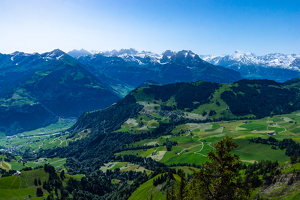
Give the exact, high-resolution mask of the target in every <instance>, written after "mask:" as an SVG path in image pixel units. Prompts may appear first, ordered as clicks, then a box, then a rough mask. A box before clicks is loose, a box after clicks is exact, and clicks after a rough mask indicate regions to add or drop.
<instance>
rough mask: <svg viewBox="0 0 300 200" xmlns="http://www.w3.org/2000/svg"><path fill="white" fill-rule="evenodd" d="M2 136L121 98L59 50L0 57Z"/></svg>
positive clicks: (74, 114) (42, 125)
mask: <svg viewBox="0 0 300 200" xmlns="http://www.w3.org/2000/svg"><path fill="white" fill-rule="evenodd" d="M0 77H2V78H1V80H0V82H1V87H0V132H4V133H5V134H6V135H13V134H16V133H20V132H24V131H28V130H32V129H36V128H39V127H44V126H47V125H49V124H51V123H54V122H56V121H57V119H58V117H61V116H63V117H78V116H79V115H80V114H81V113H83V112H85V111H90V110H95V109H101V108H104V107H105V106H107V105H110V104H112V103H114V102H116V101H118V100H119V99H120V98H119V96H118V95H117V94H116V93H114V91H113V89H112V88H111V87H110V86H109V85H107V84H105V83H104V82H102V81H101V80H99V79H98V78H96V77H95V76H94V75H93V74H91V73H90V72H89V71H87V70H86V69H84V68H83V67H82V65H81V64H80V63H78V61H77V60H75V59H73V58H72V57H71V56H69V55H67V54H65V53H64V52H62V51H60V50H58V49H57V50H54V51H52V52H48V53H44V54H37V53H36V54H25V53H21V52H15V53H13V54H6V55H5V54H4V55H3V54H1V55H0Z"/></svg>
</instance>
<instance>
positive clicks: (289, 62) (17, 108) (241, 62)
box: [0, 48, 300, 135]
mask: <svg viewBox="0 0 300 200" xmlns="http://www.w3.org/2000/svg"><path fill="white" fill-rule="evenodd" d="M68 54H69V55H68ZM68 54H66V53H64V52H63V51H61V50H59V49H56V50H53V51H51V52H46V53H42V54H39V53H32V54H27V53H23V52H14V53H11V54H0V132H5V133H6V135H12V134H15V133H18V132H21V131H26V130H31V129H34V128H38V127H42V126H45V125H48V124H50V123H53V122H55V121H57V119H58V117H78V116H79V115H80V114H81V113H83V112H86V111H90V110H97V109H102V108H105V107H106V106H108V105H110V104H112V103H115V102H117V101H118V100H120V99H121V98H122V97H124V96H126V95H127V94H128V93H129V92H130V91H132V90H134V89H135V88H136V87H139V86H147V85H163V84H170V83H177V82H196V81H199V80H202V81H209V82H214V83H232V82H235V81H238V80H241V79H243V78H249V79H252V78H261V79H262V78H267V79H273V80H276V81H285V80H287V79H290V78H294V77H299V76H300V74H299V73H300V68H299V63H300V62H299V55H296V54H291V55H285V54H269V55H266V56H255V55H254V54H251V53H242V52H239V51H237V52H235V53H234V54H232V55H227V56H225V55H224V56H201V55H197V54H195V53H193V52H192V51H189V50H182V51H178V52H174V51H171V50H166V51H165V52H163V53H162V54H155V53H152V52H149V51H137V50H135V49H132V48H131V49H121V50H119V51H117V50H113V51H103V52H100V51H91V52H89V51H86V50H84V49H81V50H73V51H70V52H68ZM280 64H281V65H280ZM223 66H224V67H223ZM228 68H229V69H228ZM235 70H236V71H235Z"/></svg>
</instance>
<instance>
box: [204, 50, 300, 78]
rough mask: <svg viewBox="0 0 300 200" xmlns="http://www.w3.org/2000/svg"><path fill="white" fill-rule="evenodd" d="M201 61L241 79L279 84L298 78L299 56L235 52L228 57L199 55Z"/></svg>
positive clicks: (299, 71) (299, 69) (299, 70)
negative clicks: (217, 66)
mask: <svg viewBox="0 0 300 200" xmlns="http://www.w3.org/2000/svg"><path fill="white" fill-rule="evenodd" d="M200 57H201V58H202V59H203V60H205V61H207V62H209V63H211V64H214V65H220V66H223V67H226V68H229V69H233V70H236V71H238V72H240V73H241V75H242V76H243V78H248V79H270V80H276V81H279V82H284V81H286V80H289V79H292V78H297V77H300V55H299V54H282V53H271V54H266V55H261V56H257V55H255V54H253V53H250V52H247V53H245V52H242V51H235V52H234V53H233V54H229V55H220V56H214V55H201V56H200Z"/></svg>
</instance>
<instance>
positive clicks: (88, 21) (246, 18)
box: [0, 0, 300, 55]
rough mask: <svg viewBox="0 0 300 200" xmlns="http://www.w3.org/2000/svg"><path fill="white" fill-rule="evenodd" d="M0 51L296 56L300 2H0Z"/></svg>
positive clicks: (176, 0) (299, 29) (74, 0)
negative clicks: (132, 50) (126, 49)
mask: <svg viewBox="0 0 300 200" xmlns="http://www.w3.org/2000/svg"><path fill="white" fill-rule="evenodd" d="M0 27H1V31H0V52H1V53H11V52H14V51H24V52H28V53H31V52H40V53H42V52H47V51H51V50H53V49H56V48H59V49H61V50H63V51H65V52H68V51H70V50H72V49H81V48H84V49H86V50H99V51H103V50H112V49H121V48H135V49H137V50H140V51H141V50H148V51H153V52H156V53H162V52H163V51H165V50H167V49H170V50H174V51H179V50H183V49H185V50H192V51H193V52H195V53H197V54H213V55H214V54H230V53H233V52H234V51H235V50H241V51H245V52H253V53H256V54H257V55H261V54H267V53H275V52H278V53H296V54H299V53H300V1H297V0H293V1H289V0H285V1H276V0H273V1H263V0H260V1H256V0H251V1H246V0H236V1H233V0H232V1H230V0H226V1H225V0H224V1H221V0H219V1H215V0H107V1H106V0H97V1H92V0H51V1H50V0H26V1H24V0H0Z"/></svg>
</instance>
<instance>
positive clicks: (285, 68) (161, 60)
mask: <svg viewBox="0 0 300 200" xmlns="http://www.w3.org/2000/svg"><path fill="white" fill-rule="evenodd" d="M68 54H69V55H71V56H73V57H76V58H77V59H83V58H82V57H84V56H88V57H93V56H94V57H95V55H97V54H101V55H103V56H105V57H111V58H112V57H118V58H121V59H123V60H124V61H125V62H127V63H134V64H136V65H141V66H145V65H149V64H152V65H154V66H155V65H165V64H168V63H172V62H173V61H174V57H177V56H176V55H177V54H179V56H180V55H181V54H184V57H186V58H183V56H181V60H182V61H183V63H184V64H185V65H186V66H187V67H192V66H189V65H191V64H192V63H193V62H194V61H195V60H194V59H190V58H191V57H193V58H194V57H195V56H197V57H196V60H197V59H198V57H199V58H201V59H202V60H204V61H206V62H208V63H211V64H213V65H217V66H223V67H225V68H229V69H233V70H235V71H238V72H240V74H241V76H242V77H243V78H246V79H269V80H275V81H279V82H284V81H287V80H289V79H292V78H297V77H300V55H299V54H282V53H271V54H266V55H260V56H257V55H255V54H254V53H250V52H246V53H245V52H242V51H238V50H237V51H235V52H234V53H233V54H229V55H219V56H216V55H197V54H195V53H193V52H191V51H179V52H173V51H170V50H167V51H165V52H163V53H162V54H155V53H152V52H149V51H141V52H139V51H137V50H135V49H132V48H131V49H121V50H119V51H117V50H112V51H95V50H93V51H91V52H89V51H87V50H84V49H81V50H73V51H70V52H69V53H68ZM80 57H81V58H80ZM179 63H180V62H179ZM180 64H182V63H180ZM201 80H206V81H211V80H208V79H201ZM156 81H158V80H156ZM193 81H195V80H193ZM215 82H224V83H225V82H226V81H224V80H223V81H218V80H217V81H215Z"/></svg>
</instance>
